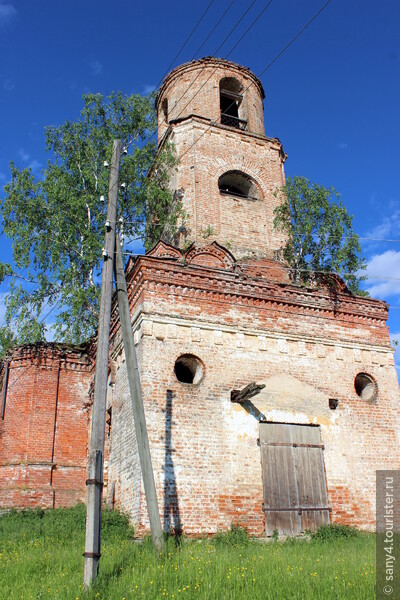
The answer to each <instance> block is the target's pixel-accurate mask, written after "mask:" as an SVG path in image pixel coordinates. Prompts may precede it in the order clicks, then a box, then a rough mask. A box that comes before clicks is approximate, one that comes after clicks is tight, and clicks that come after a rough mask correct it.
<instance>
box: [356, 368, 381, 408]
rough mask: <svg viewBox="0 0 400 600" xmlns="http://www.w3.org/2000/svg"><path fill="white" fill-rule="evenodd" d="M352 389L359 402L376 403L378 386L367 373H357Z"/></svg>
mask: <svg viewBox="0 0 400 600" xmlns="http://www.w3.org/2000/svg"><path fill="white" fill-rule="evenodd" d="M354 388H355V390H356V394H357V396H359V398H361V400H364V401H365V402H369V403H370V404H374V403H376V401H377V398H378V386H377V385H376V382H375V381H374V379H373V378H372V377H371V375H368V374H367V373H358V375H357V376H356V378H355V379H354Z"/></svg>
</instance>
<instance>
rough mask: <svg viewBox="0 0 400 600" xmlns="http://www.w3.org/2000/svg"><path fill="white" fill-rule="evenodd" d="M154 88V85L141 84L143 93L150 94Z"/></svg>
mask: <svg viewBox="0 0 400 600" xmlns="http://www.w3.org/2000/svg"><path fill="white" fill-rule="evenodd" d="M155 89H156V86H155V85H149V84H146V85H144V86H143V94H145V95H147V94H151V93H152V92H154V90H155Z"/></svg>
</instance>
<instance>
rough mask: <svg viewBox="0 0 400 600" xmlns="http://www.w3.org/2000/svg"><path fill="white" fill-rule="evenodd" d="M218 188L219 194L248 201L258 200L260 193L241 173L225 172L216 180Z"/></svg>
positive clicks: (253, 183)
mask: <svg viewBox="0 0 400 600" xmlns="http://www.w3.org/2000/svg"><path fill="white" fill-rule="evenodd" d="M218 187H219V191H220V193H221V194H226V195H228V196H237V197H239V198H247V199H248V200H259V198H260V192H259V190H258V188H257V186H256V184H255V182H254V181H253V179H252V178H251V177H249V175H246V174H245V173H242V172H241V171H227V172H226V173H224V174H223V175H221V177H220V178H219V179H218Z"/></svg>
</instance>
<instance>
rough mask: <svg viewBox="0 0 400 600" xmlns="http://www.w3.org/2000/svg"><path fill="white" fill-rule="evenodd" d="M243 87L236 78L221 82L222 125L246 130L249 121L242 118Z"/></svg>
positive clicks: (225, 78) (225, 79)
mask: <svg viewBox="0 0 400 600" xmlns="http://www.w3.org/2000/svg"><path fill="white" fill-rule="evenodd" d="M241 91H242V86H241V84H240V83H239V81H238V80H237V79H235V78H234V77H223V78H222V79H221V81H220V82H219V101H220V108H221V123H222V125H229V126H230V127H236V129H241V130H243V131H244V130H245V129H246V127H247V121H245V120H244V119H241V118H240V114H239V113H240V106H241V104H242V100H243V96H242V94H241Z"/></svg>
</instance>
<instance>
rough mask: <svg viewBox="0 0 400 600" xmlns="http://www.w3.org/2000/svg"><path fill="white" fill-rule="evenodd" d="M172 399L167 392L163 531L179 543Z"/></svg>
mask: <svg viewBox="0 0 400 600" xmlns="http://www.w3.org/2000/svg"><path fill="white" fill-rule="evenodd" d="M173 397H174V393H173V392H172V390H167V394H166V404H165V461H164V531H166V532H168V533H171V534H173V535H175V538H176V540H177V541H179V539H180V537H181V535H182V524H181V517H180V513H179V499H178V490H177V487H176V479H175V468H174V461H173V460H172V455H173V452H174V450H173V449H172V439H171V427H172V411H173V409H172V400H173Z"/></svg>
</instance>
